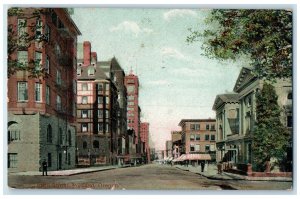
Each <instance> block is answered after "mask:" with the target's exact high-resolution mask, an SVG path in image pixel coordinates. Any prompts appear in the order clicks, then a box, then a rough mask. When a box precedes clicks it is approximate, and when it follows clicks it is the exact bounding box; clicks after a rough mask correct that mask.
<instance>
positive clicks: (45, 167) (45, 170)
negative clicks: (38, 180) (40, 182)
mask: <svg viewBox="0 0 300 199" xmlns="http://www.w3.org/2000/svg"><path fill="white" fill-rule="evenodd" d="M47 167H48V165H47V162H46V160H44V161H43V162H42V168H43V176H44V174H45V173H46V176H48V174H47Z"/></svg>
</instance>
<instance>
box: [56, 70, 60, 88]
mask: <svg viewBox="0 0 300 199" xmlns="http://www.w3.org/2000/svg"><path fill="white" fill-rule="evenodd" d="M56 84H57V85H61V73H60V71H59V70H57V71H56Z"/></svg>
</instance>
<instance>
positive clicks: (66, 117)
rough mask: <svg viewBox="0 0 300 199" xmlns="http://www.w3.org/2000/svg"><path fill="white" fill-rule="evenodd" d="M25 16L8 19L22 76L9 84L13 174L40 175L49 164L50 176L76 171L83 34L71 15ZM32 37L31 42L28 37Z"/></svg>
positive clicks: (40, 12) (26, 11) (39, 12)
mask: <svg viewBox="0 0 300 199" xmlns="http://www.w3.org/2000/svg"><path fill="white" fill-rule="evenodd" d="M21 10H22V11H21V13H23V14H20V15H18V16H8V25H9V27H11V28H12V30H13V32H14V33H15V34H14V35H13V36H14V37H15V38H17V41H18V42H17V44H16V45H17V48H16V49H15V50H14V51H13V52H12V54H11V55H10V56H11V58H12V59H14V60H16V61H17V64H18V65H17V71H16V72H15V73H14V74H12V75H11V76H9V78H8V81H7V84H8V93H7V99H8V102H7V106H8V136H7V137H8V157H7V159H8V171H9V172H15V171H38V170H39V169H40V167H41V162H42V161H43V160H46V161H47V163H48V170H59V169H69V168H74V167H75V153H76V150H75V149H76V147H75V141H76V138H75V132H76V129H75V114H76V112H75V98H76V89H75V86H76V44H77V36H78V35H80V34H81V33H80V31H79V30H78V28H77V26H76V25H75V23H74V22H73V20H72V19H71V17H70V16H69V14H68V12H67V10H66V9H61V8H53V9H49V8H41V9H39V8H21ZM33 13H35V14H34V15H33ZM32 27H35V28H32ZM27 34H28V36H29V37H31V38H32V39H31V40H29V41H26V40H25V39H24V37H23V36H24V35H27ZM31 68H35V70H28V69H31ZM26 69H27V70H26ZM37 71H40V72H41V73H40V74H43V75H42V76H40V75H37V74H36V72H37Z"/></svg>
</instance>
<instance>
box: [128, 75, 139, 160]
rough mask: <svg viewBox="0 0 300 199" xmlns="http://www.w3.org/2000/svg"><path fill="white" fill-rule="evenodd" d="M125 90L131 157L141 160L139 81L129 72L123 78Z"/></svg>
mask: <svg viewBox="0 0 300 199" xmlns="http://www.w3.org/2000/svg"><path fill="white" fill-rule="evenodd" d="M125 86H126V89H127V128H128V129H129V130H131V131H133V133H134V139H133V142H132V143H130V145H131V146H132V147H131V146H130V148H131V152H130V154H131V157H132V158H133V159H134V158H141V151H140V150H141V146H140V108H139V99H138V98H139V79H138V77H137V76H136V75H134V74H133V73H132V71H131V72H130V74H129V75H126V76H125Z"/></svg>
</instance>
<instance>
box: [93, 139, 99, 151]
mask: <svg viewBox="0 0 300 199" xmlns="http://www.w3.org/2000/svg"><path fill="white" fill-rule="evenodd" d="M93 148H94V149H98V148H99V141H98V140H94V142H93Z"/></svg>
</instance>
